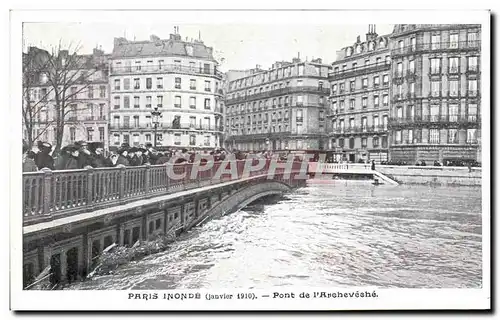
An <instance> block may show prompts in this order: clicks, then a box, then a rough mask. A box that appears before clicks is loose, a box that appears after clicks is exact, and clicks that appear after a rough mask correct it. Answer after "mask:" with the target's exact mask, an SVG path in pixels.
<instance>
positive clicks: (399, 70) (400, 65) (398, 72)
mask: <svg viewBox="0 0 500 320" xmlns="http://www.w3.org/2000/svg"><path fill="white" fill-rule="evenodd" d="M402 76H403V63H402V62H400V63H398V64H397V69H396V77H398V78H399V77H402Z"/></svg>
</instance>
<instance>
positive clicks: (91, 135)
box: [87, 128, 94, 141]
mask: <svg viewBox="0 0 500 320" xmlns="http://www.w3.org/2000/svg"><path fill="white" fill-rule="evenodd" d="M87 141H94V128H87Z"/></svg>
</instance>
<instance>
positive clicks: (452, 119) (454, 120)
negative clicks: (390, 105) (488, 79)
mask: <svg viewBox="0 0 500 320" xmlns="http://www.w3.org/2000/svg"><path fill="white" fill-rule="evenodd" d="M480 121H481V120H480V116H478V115H425V116H421V115H419V116H414V117H406V118H398V117H392V118H390V120H389V124H390V125H391V126H402V125H403V126H404V125H414V124H440V123H444V124H478V123H480Z"/></svg>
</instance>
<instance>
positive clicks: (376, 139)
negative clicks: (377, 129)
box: [372, 137, 379, 148]
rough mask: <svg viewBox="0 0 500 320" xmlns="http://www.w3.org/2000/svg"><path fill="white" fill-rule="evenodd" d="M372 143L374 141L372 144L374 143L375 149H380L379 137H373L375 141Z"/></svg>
mask: <svg viewBox="0 0 500 320" xmlns="http://www.w3.org/2000/svg"><path fill="white" fill-rule="evenodd" d="M372 141H373V142H372V143H373V147H374V148H378V144H379V139H378V137H373V140H372Z"/></svg>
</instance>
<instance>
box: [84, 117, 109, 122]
mask: <svg viewBox="0 0 500 320" xmlns="http://www.w3.org/2000/svg"><path fill="white" fill-rule="evenodd" d="M103 120H106V116H86V117H85V121H103Z"/></svg>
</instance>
